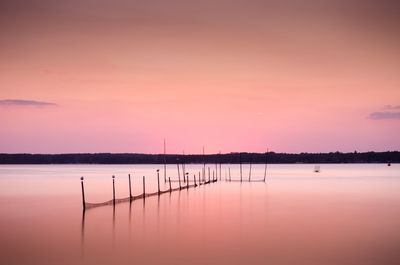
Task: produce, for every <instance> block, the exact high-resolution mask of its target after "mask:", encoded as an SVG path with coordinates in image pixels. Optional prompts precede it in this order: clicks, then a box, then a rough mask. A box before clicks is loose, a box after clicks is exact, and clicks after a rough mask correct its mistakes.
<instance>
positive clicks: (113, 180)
mask: <svg viewBox="0 0 400 265" xmlns="http://www.w3.org/2000/svg"><path fill="white" fill-rule="evenodd" d="M112 182H113V204H114V205H115V176H114V175H113V176H112Z"/></svg>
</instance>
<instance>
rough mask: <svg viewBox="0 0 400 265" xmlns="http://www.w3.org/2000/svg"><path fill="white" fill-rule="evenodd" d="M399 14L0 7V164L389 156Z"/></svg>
mask: <svg viewBox="0 0 400 265" xmlns="http://www.w3.org/2000/svg"><path fill="white" fill-rule="evenodd" d="M397 8H398V7H397V6H396V3H394V2H393V1H389V0H387V1H375V2H374V1H360V0H350V1H333V0H331V1H330V0H323V1H316V0H307V1H305V2H303V4H302V5H300V4H298V1H277V0H276V1H244V0H236V1H228V0H222V1H211V0H205V1H183V0H173V1H168V3H167V1H161V0H158V1H124V0H117V1H105V0H102V1H89V0H84V1H50V0H43V1H35V0H28V1H24V2H23V5H22V4H20V1H2V2H1V3H0V30H1V32H2V34H1V37H0V121H1V126H0V152H32V153H63V152H145V153H159V152H162V144H163V139H164V138H166V139H167V145H168V146H167V147H168V152H173V153H177V152H179V153H180V152H182V150H185V151H186V152H187V153H200V152H201V150H202V146H205V147H206V152H208V153H212V152H218V151H222V152H234V151H256V152H264V151H265V150H266V148H269V149H270V150H273V151H276V152H327V151H337V150H338V151H354V150H358V151H369V150H375V151H385V150H400V140H399V139H400V138H399V137H398V135H400V107H399V105H400V48H399V47H400V32H399V29H398V26H397V25H398V24H399V23H400V21H399V18H398V17H397V16H396V14H395V13H394V12H392V11H393V10H398V9H397ZM6 100H13V101H6ZM18 100H19V101H18ZM32 101H35V102H32ZM40 102H47V103H54V104H55V105H44V104H40ZM388 105H390V106H388Z"/></svg>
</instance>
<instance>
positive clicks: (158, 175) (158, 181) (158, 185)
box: [157, 169, 161, 196]
mask: <svg viewBox="0 0 400 265" xmlns="http://www.w3.org/2000/svg"><path fill="white" fill-rule="evenodd" d="M157 187H158V196H160V194H161V191H160V170H159V169H157Z"/></svg>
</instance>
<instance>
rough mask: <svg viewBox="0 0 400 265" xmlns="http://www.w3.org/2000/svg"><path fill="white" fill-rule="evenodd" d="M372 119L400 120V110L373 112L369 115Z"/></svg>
mask: <svg viewBox="0 0 400 265" xmlns="http://www.w3.org/2000/svg"><path fill="white" fill-rule="evenodd" d="M369 118H370V119H371V120H399V119H400V112H389V111H383V112H373V113H371V114H370V115H369Z"/></svg>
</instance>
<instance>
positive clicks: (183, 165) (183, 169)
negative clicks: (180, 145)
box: [182, 151, 186, 183]
mask: <svg viewBox="0 0 400 265" xmlns="http://www.w3.org/2000/svg"><path fill="white" fill-rule="evenodd" d="M182 154H183V156H182V171H183V172H182V174H183V183H185V182H186V179H185V175H186V171H185V151H182Z"/></svg>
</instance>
